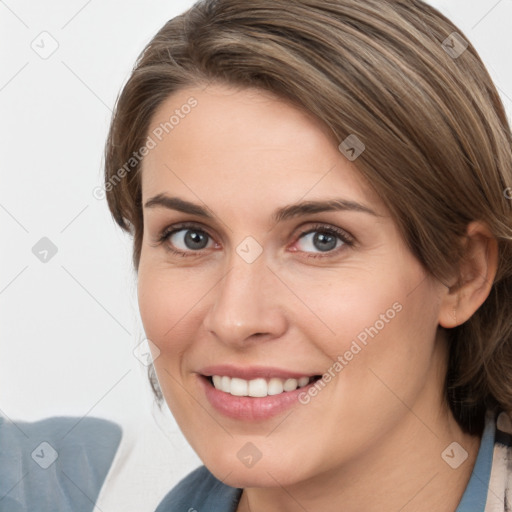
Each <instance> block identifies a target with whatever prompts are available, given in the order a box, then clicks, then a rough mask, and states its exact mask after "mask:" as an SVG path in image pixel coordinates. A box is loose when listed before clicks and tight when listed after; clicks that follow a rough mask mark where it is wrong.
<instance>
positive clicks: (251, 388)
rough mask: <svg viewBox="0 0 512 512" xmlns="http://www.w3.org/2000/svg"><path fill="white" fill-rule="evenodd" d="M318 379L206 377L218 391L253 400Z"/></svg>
mask: <svg viewBox="0 0 512 512" xmlns="http://www.w3.org/2000/svg"><path fill="white" fill-rule="evenodd" d="M320 378H321V376H320V375H314V376H312V377H306V376H304V377H299V378H293V377H289V378H279V377H272V378H270V379H264V378H262V377H259V378H256V379H252V380H246V379H241V378H238V377H229V376H227V375H212V376H210V377H206V379H207V380H208V381H209V382H210V384H211V385H212V386H213V387H214V388H215V389H216V390H218V391H222V392H223V393H227V394H230V395H231V396H249V397H253V398H263V397H266V396H275V395H280V394H282V393H289V392H291V391H295V390H296V389H300V388H303V387H305V386H308V385H309V384H311V383H313V382H316V381H317V380H319V379H320Z"/></svg>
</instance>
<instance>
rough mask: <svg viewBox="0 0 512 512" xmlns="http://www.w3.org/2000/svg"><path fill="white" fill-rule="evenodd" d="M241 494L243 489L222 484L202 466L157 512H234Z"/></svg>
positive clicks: (168, 496) (186, 478) (186, 479)
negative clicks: (194, 511) (198, 511)
mask: <svg viewBox="0 0 512 512" xmlns="http://www.w3.org/2000/svg"><path fill="white" fill-rule="evenodd" d="M241 494H242V490H241V489H237V488H235V487H230V486H228V485H226V484H224V483H222V482H221V481H220V480H218V479H217V478H215V477H214V476H213V475H212V474H211V473H210V471H208V469H207V468H206V467H205V466H201V467H199V468H197V469H196V470H194V471H192V473H190V474H189V475H188V476H186V477H185V478H184V479H183V480H181V481H180V482H179V483H178V484H177V485H176V487H174V489H172V490H171V492H170V493H169V494H167V496H166V497H165V498H164V499H163V500H162V502H161V503H160V505H159V506H158V508H157V509H156V511H155V512H173V511H175V510H183V511H188V510H191V511H192V510H200V511H204V512H234V511H235V510H236V506H237V505H238V501H239V499H240V495H241Z"/></svg>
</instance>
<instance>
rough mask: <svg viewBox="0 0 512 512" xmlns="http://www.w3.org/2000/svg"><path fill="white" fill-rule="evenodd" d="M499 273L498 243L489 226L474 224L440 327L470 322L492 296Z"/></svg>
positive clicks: (445, 297) (444, 301) (444, 303)
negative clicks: (497, 273) (493, 286)
mask: <svg viewBox="0 0 512 512" xmlns="http://www.w3.org/2000/svg"><path fill="white" fill-rule="evenodd" d="M497 269H498V242H497V240H496V238H494V236H493V235H492V233H491V231H490V230H489V228H488V227H487V225H486V224H485V223H483V222H480V221H475V222H471V223H470V224H469V225H468V229H467V231H466V241H465V254H464V257H463V259H462V262H461V264H460V266H459V274H458V279H457V281H456V282H455V283H454V284H453V285H451V286H449V287H448V288H447V291H446V293H445V294H444V295H443V298H442V302H441V308H440V311H439V324H440V325H441V326H442V327H445V328H447V329H449V328H453V327H457V326H458V325H461V324H463V323H464V322H465V321H466V320H468V319H469V318H470V317H471V316H472V315H473V314H474V313H475V311H476V310H477V309H478V308H479V307H480V306H481V305H482V304H483V303H484V301H485V299H486V298H487V297H488V296H489V293H490V291H491V288H492V285H493V282H494V278H495V277H496V271H497Z"/></svg>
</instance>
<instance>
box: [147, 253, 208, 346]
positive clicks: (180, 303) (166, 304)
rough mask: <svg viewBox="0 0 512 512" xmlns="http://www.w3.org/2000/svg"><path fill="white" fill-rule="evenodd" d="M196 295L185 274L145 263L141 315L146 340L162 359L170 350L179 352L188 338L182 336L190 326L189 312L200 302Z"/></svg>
mask: <svg viewBox="0 0 512 512" xmlns="http://www.w3.org/2000/svg"><path fill="white" fill-rule="evenodd" d="M196 295H198V294H197V293H196V294H194V291H193V288H191V287H190V286H187V280H186V279H184V276H183V275H182V274H180V273H178V272H172V271H169V270H163V269H159V268H158V267H157V266H149V265H145V264H144V263H143V262H142V260H141V265H140V267H139V274H138V303H139V310H140V315H141V319H142V323H143V325H144V330H145V333H146V336H147V337H148V338H149V339H150V340H151V341H152V342H153V343H154V344H155V345H156V346H157V347H158V348H159V350H160V352H161V354H162V355H165V353H166V352H168V351H169V350H170V349H172V350H173V351H174V352H175V351H176V350H179V346H177V345H179V342H180V340H181V339H183V338H184V337H183V334H179V332H180V330H182V329H183V326H184V325H185V323H186V322H185V320H186V315H187V312H189V311H190V310H191V308H192V307H193V304H194V302H197V300H198V299H197V298H196V297H195V296H196ZM170 341H172V343H169V342H170ZM170 345H172V346H170Z"/></svg>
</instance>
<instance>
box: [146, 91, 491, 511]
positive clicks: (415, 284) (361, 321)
mask: <svg viewBox="0 0 512 512" xmlns="http://www.w3.org/2000/svg"><path fill="white" fill-rule="evenodd" d="M191 96H193V97H194V98H196V99H197V102H198V104H197V107H196V108H195V109H193V110H192V112H191V113H190V114H189V115H187V116H186V117H185V118H184V119H183V120H181V122H180V123H179V125H177V126H176V127H175V128H174V129H173V131H172V132H171V133H169V134H168V135H167V136H166V137H164V138H163V140H162V141H161V142H159V144H158V145H157V146H156V147H155V148H154V149H152V150H151V151H150V152H149V154H148V155H147V156H146V157H145V159H144V162H143V170H142V197H143V205H145V204H146V203H147V202H148V201H149V200H150V199H151V198H153V197H155V196H157V195H159V194H167V195H169V196H175V197H180V198H182V199H185V200H188V201H191V202H194V203H196V204H198V205H200V206H203V207H205V206H206V207H207V208H208V210H209V211H210V212H211V213H212V214H213V216H214V217H213V219H204V218H202V217H198V216H196V215H192V214H189V213H183V212H179V211H176V210H171V209H168V208H165V207H162V206H153V207H145V208H144V238H143V242H142V251H141V259H140V265H139V269H138V296H139V306H140V312H141V317H142V321H143V324H144V328H145V331H146V335H147V337H148V338H149V339H150V340H151V341H152V342H153V343H154V344H155V346H156V347H158V350H159V354H154V355H155V357H156V356H157V355H158V357H156V359H155V368H156V371H157V375H158V378H159V382H160V385H161V388H162V390H163V393H164V396H165V399H166V401H167V403H168V405H169V407H170V409H171V411H172V413H173V414H174V416H175V418H176V420H177V422H178V424H179V425H180V428H181V429H182V431H183V433H184V435H185V436H186V438H187V440H188V441H189V443H190V444H191V446H192V447H193V448H194V450H195V451H196V452H197V453H198V455H199V456H200V458H201V459H202V460H203V462H204V464H205V465H206V466H207V467H208V468H209V470H210V471H211V472H212V473H213V474H214V475H215V476H216V477H217V478H219V479H221V480H223V481H224V482H225V483H227V484H228V485H231V486H233V487H241V488H244V492H243V495H242V499H241V501H240V504H239V507H238V512H243V511H248V510H250V511H252V512H262V511H265V512H274V511H280V512H283V511H284V512H286V511H292V510H293V511H296V510H299V509H302V508H303V509H305V510H308V511H312V510H323V511H333V512H334V511H339V510H341V509H342V510H343V511H344V512H347V511H360V510H367V511H374V510H375V511H379V512H381V511H382V510H401V511H413V510H414V511H423V510H424V511H431V510H438V511H454V510H455V508H456V507H457V504H458V502H459V501H460V498H461V496H462V494H463V492H464V489H465V487H466V485H467V482H468V480H469V477H470V474H471V470H472V468H473V465H474V462H475V458H476V454H477V452H478V448H479V443H480V439H479V437H478V436H476V437H472V436H469V435H466V434H464V433H463V432H462V431H461V429H460V428H459V426H458V425H457V423H456V421H455V420H454V418H453V416H452V414H451V412H450V411H449V408H448V406H447V404H445V403H444V401H443V398H442V396H443V384H444V375H445V370H446V342H445V339H444V337H443V330H442V329H439V325H442V326H444V327H448V328H449V327H454V326H455V325H458V324H459V323H462V322H463V321H465V319H467V318H469V317H470V316H471V315H472V314H473V313H474V311H475V310H476V309H477V308H478V307H479V306H480V305H481V303H482V302H483V301H484V300H485V298H486V297H487V295H488V293H489V289H490V286H491V285H490V283H491V282H492V279H493V276H494V273H495V271H496V245H495V244H494V242H493V241H492V239H491V237H490V236H489V234H488V233H487V231H486V228H485V226H483V225H481V224H480V223H473V224H472V225H471V227H470V230H469V231H468V234H469V238H468V254H469V256H470V257H468V259H467V263H466V264H465V267H461V272H462V273H463V275H464V276H465V278H464V279H463V281H462V284H461V285H457V286H455V284H454V283H455V282H456V277H455V276H454V280H453V283H452V284H453V286H451V285H450V283H448V286H446V285H444V284H442V283H440V282H438V281H436V280H435V279H433V278H431V277H429V276H428V275H427V274H426V272H425V270H424V269H423V268H422V266H421V265H420V263H419V262H418V261H417V260H416V259H415V257H414V256H413V255H412V254H411V253H410V252H409V251H408V250H407V249H406V246H405V244H404V242H403V240H402V239H401V237H400V235H399V232H398V230H397V227H396V225H395V223H394V221H393V220H392V218H391V217H390V215H389V212H388V210H387V209H386V207H385V206H384V204H382V202H381V201H380V200H379V197H378V196H377V195H376V194H375V192H374V191H373V190H372V188H371V187H370V186H369V185H368V184H367V183H365V182H364V181H363V179H362V178H361V176H360V175H359V173H358V171H357V167H356V164H357V160H356V161H355V162H354V163H352V162H349V161H348V160H347V159H346V158H345V157H344V156H343V155H342V154H341V152H340V151H339V150H338V148H337V143H336V141H335V139H334V138H333V136H332V135H331V134H330V133H329V132H328V131H327V129H326V128H325V127H324V126H323V125H322V124H321V123H320V122H319V121H317V120H316V119H315V118H313V117H311V116H309V115H308V114H306V113H304V112H302V111H301V110H298V109H297V108H296V107H294V106H292V105H290V104H289V103H287V102H285V101H283V100H282V99H279V98H275V97H273V96H271V95H270V94H269V93H264V92H261V91H258V90H250V89H242V90H237V89H233V88H228V87H227V86H224V85H219V84H217V85H209V86H208V87H206V86H205V87H197V88H188V89H184V90H181V91H178V92H177V93H175V94H173V95H172V96H171V97H169V98H168V99H167V100H166V101H165V102H164V103H163V104H162V105H161V106H160V108H159V109H158V111H157V112H156V114H155V116H154V118H153V120H152V122H151V126H150V129H149V132H148V133H151V131H152V130H153V129H154V128H155V127H158V126H159V124H160V123H163V122H165V121H167V120H168V119H169V116H170V115H171V114H172V113H173V112H174V111H175V110H176V109H179V108H180V106H181V105H184V104H185V103H186V102H187V100H188V99H189V98H190V97H191ZM333 198H344V199H346V200H349V201H353V202H357V203H359V204H361V205H364V206H366V207H368V208H370V209H371V210H372V211H373V212H374V213H375V214H369V213H366V212H359V211H334V212H322V213H314V214H307V215H303V216H301V217H297V218H291V219H287V220H285V221H282V222H279V223H275V222H273V220H272V218H271V216H272V213H273V211H274V210H275V209H276V208H279V207H283V206H286V205H290V204H294V203H297V202H299V201H305V200H325V199H333ZM180 222H194V223H195V224H197V225H198V226H197V228H193V229H192V231H195V230H197V229H200V230H201V229H202V230H203V231H204V233H206V234H207V235H204V236H206V240H207V241H208V242H207V244H205V248H202V249H199V250H197V249H195V247H196V246H192V247H190V245H188V246H187V245H186V244H185V241H184V236H183V235H185V234H186V233H190V232H189V231H187V229H185V230H184V231H181V232H179V233H175V234H174V235H173V236H172V237H170V238H168V239H167V240H166V241H164V242H160V243H159V242H158V238H159V235H160V234H161V232H162V231H163V230H164V229H165V228H168V227H169V226H172V225H177V224H179V223H180ZM315 224H321V225H322V226H327V227H329V226H333V227H338V228H341V229H343V230H345V231H346V232H348V233H349V234H350V235H351V236H352V237H353V240H354V243H353V244H352V245H350V244H344V243H342V242H341V241H338V242H337V243H336V247H335V248H334V249H330V250H329V251H325V252H323V251H322V246H321V245H319V244H318V243H316V244H315V243H314V241H313V236H314V234H315V233H316V232H318V231H319V232H320V233H323V231H322V229H316V228H315V229H316V231H315V232H313V234H309V235H302V233H304V232H308V231H311V230H312V229H313V228H314V226H315ZM247 236H251V237H253V238H254V239H255V240H256V241H257V242H258V243H259V245H260V246H261V248H262V250H263V252H262V253H261V255H260V256H259V257H258V258H257V259H256V260H255V261H254V262H253V263H247V262H246V261H245V260H244V259H243V258H242V257H240V256H239V254H238V253H237V252H236V249H237V246H238V245H239V244H240V243H241V242H242V241H243V240H244V239H245V238H246V237H247ZM333 245H334V244H333ZM169 247H173V248H174V249H176V250H181V251H183V252H186V253H187V254H188V255H189V256H185V257H183V256H180V255H175V254H172V253H171V252H170V251H169V250H168V248H169ZM311 256H318V257H311ZM395 303H399V304H400V305H401V306H402V309H401V311H400V312H399V313H397V314H396V316H395V317H394V318H393V319H392V320H390V321H389V322H388V323H386V324H385V327H384V328H382V329H381V330H380V331H379V332H378V334H377V335H376V336H375V337H374V338H373V339H371V338H370V339H369V341H368V344H367V346H364V348H363V349H362V350H361V351H360V352H359V353H358V354H357V355H356V356H354V358H353V359H352V360H351V361H350V362H349V363H348V364H347V365H346V366H345V367H344V368H343V370H342V371H341V372H339V373H337V374H336V376H335V377H334V378H333V379H332V380H331V381H330V382H329V383H328V384H327V386H326V387H325V388H324V389H322V390H321V391H320V392H319V393H318V395H317V396H315V397H314V398H312V399H311V401H310V402H309V403H308V404H307V405H301V404H299V403H297V404H296V405H294V406H293V407H291V408H290V409H288V410H287V411H285V412H284V413H282V414H279V415H278V416H276V417H274V418H271V419H268V420H261V421H256V422H254V421H253V422H250V421H242V420H237V419H232V418H227V417H225V416H224V415H222V414H220V413H219V412H217V411H216V410H215V409H214V408H213V407H212V406H211V405H210V403H209V402H208V400H207V399H206V398H205V395H204V392H203V390H202V388H201V386H200V385H199V378H198V374H197V372H198V371H199V370H200V369H201V368H202V367H204V366H207V365H212V364H225V363H229V364H234V365H237V366H254V365H258V366H273V367H279V368H283V369H288V370H293V371H298V372H302V373H304V374H307V375H313V374H322V373H323V372H325V371H326V370H327V369H328V368H329V367H332V365H333V363H334V362H335V361H336V360H337V357H338V356H339V355H343V354H344V353H345V352H346V351H347V350H348V349H349V347H350V345H351V343H352V341H353V340H354V339H355V338H356V336H357V335H358V334H359V333H360V332H361V331H363V330H364V329H365V328H366V327H369V326H372V325H374V324H375V322H376V321H377V320H378V319H379V318H381V317H380V315H381V314H384V313H385V312H386V311H387V310H388V309H389V308H391V307H392V305H393V304H395ZM454 441H455V442H458V443H459V444H460V445H461V446H462V447H463V448H464V450H465V451H466V452H467V453H468V458H467V459H466V460H465V461H464V462H463V463H462V464H461V465H460V466H459V467H458V468H457V469H452V468H451V467H450V466H449V465H448V464H447V463H446V462H445V461H444V460H443V458H442V457H441V454H442V452H443V451H444V450H445V448H447V447H448V445H450V443H452V442H454ZM247 442H251V443H253V444H254V445H255V446H256V447H257V449H258V450H259V452H261V459H260V460H259V461H258V462H257V463H256V464H255V465H254V466H252V467H250V468H248V467H246V466H245V465H244V464H242V462H241V461H240V460H239V458H238V457H237V452H238V451H239V450H240V449H241V448H242V447H243V446H244V445H245V444H246V443H247ZM299 505H300V506H299ZM341 505H343V507H342V508H341ZM301 507H302V508H301Z"/></svg>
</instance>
